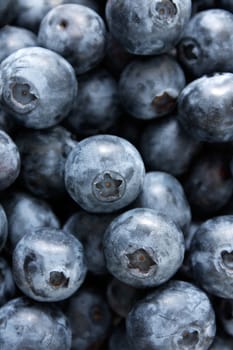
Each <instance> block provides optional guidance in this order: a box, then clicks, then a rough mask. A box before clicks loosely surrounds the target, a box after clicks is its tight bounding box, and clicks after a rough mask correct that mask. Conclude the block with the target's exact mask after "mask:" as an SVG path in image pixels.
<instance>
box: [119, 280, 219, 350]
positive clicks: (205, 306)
mask: <svg viewBox="0 0 233 350" xmlns="http://www.w3.org/2000/svg"><path fill="white" fill-rule="evenodd" d="M126 329H127V335H128V337H129V339H130V341H131V342H132V344H133V345H134V346H135V349H138V350H146V349H150V350H155V349H160V350H168V349H169V350H170V349H173V350H190V349H192V350H207V349H209V346H210V345H211V343H212V341H213V339H214V336H215V329H216V327H215V315H214V311H213V309H212V306H211V304H210V301H209V299H208V297H207V295H206V294H205V293H204V292H203V291H202V290H200V289H198V288H197V287H196V286H194V285H192V284H190V283H187V282H182V281H170V282H169V283H168V284H167V285H165V286H163V287H161V288H159V289H158V290H156V291H155V292H152V293H151V294H149V295H148V296H147V297H146V298H145V299H142V300H141V301H140V302H139V303H137V304H136V305H135V306H134V307H133V309H132V310H131V312H130V313H129V315H128V317H127V320H126Z"/></svg>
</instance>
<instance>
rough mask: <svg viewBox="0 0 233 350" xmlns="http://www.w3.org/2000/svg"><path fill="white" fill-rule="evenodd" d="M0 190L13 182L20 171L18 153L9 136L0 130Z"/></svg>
mask: <svg viewBox="0 0 233 350" xmlns="http://www.w3.org/2000/svg"><path fill="white" fill-rule="evenodd" d="M0 160H1V164H0V191H2V190H5V189H6V188H7V187H9V186H10V185H12V184H13V182H14V181H15V180H16V178H17V177H18V175H19V172H20V166H21V162H20V155H19V151H18V148H17V146H16V144H15V143H14V142H13V141H12V139H11V138H10V136H9V135H8V134H6V133H5V132H4V131H2V130H0Z"/></svg>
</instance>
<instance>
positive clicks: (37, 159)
mask: <svg viewBox="0 0 233 350" xmlns="http://www.w3.org/2000/svg"><path fill="white" fill-rule="evenodd" d="M16 144H17V145H18V147H19V151H20V155H21V159H22V168H21V173H20V180H21V182H22V184H23V185H24V186H25V187H26V188H27V189H28V190H29V191H30V192H32V193H33V194H35V195H37V196H39V197H42V198H52V197H59V196H60V195H62V194H64V193H65V185H64V168H65V162H66V159H67V157H68V155H69V153H70V152H71V150H72V149H73V148H74V147H75V145H76V142H75V141H74V140H73V139H72V136H71V134H70V133H69V132H68V131H67V130H66V129H64V128H63V127H61V126H57V127H55V128H51V129H48V130H41V131H39V130H36V131H32V130H30V132H29V131H25V132H21V133H20V135H18V137H17V138H16Z"/></svg>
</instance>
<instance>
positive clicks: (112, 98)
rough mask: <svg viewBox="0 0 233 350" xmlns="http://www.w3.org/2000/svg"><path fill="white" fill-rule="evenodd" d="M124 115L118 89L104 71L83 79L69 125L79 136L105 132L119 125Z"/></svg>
mask: <svg viewBox="0 0 233 350" xmlns="http://www.w3.org/2000/svg"><path fill="white" fill-rule="evenodd" d="M119 115H120V107H119V98H118V86H117V83H116V81H115V80H114V79H113V78H112V76H111V75H110V74H109V73H108V72H107V71H106V70H104V69H100V70H97V71H94V72H93V71H92V72H90V73H87V74H85V75H83V76H81V77H80V78H79V93H78V97H77V99H76V100H75V104H74V106H73V109H72V111H71V113H70V114H69V116H68V118H67V119H66V122H67V124H68V126H69V127H70V128H71V129H72V130H73V131H74V132H75V133H77V134H80V135H88V136H90V135H92V134H97V133H101V132H104V131H106V130H108V129H110V127H112V126H113V125H114V124H116V122H117V118H118V116H119Z"/></svg>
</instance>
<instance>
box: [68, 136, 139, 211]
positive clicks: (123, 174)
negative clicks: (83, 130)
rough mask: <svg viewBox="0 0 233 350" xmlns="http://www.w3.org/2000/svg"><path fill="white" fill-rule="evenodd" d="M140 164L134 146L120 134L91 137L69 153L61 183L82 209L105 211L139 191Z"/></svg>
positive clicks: (120, 204) (122, 206)
mask: <svg viewBox="0 0 233 350" xmlns="http://www.w3.org/2000/svg"><path fill="white" fill-rule="evenodd" d="M144 175H145V169H144V164H143V161H142V159H141V156H140V154H139V152H138V151H137V149H136V148H135V147H134V146H133V145H131V144H130V143H129V142H128V141H126V140H125V139H123V138H121V137H117V136H111V135H97V136H91V137H88V138H86V139H84V140H83V141H81V142H80V143H79V144H78V145H77V146H76V147H75V148H74V150H73V151H72V152H71V153H70V155H69V157H68V159H67V162H66V166H65V184H66V189H67V191H68V193H69V194H70V196H71V197H72V198H73V199H74V200H75V201H76V202H77V203H78V204H79V205H80V206H81V207H82V208H83V209H85V210H87V211H89V212H93V213H109V212H113V211H116V210H118V209H121V208H124V207H126V206H127V205H128V204H130V203H131V202H133V201H134V200H135V199H136V197H137V196H138V194H139V192H140V191H141V188H142V184H143V180H144Z"/></svg>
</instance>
